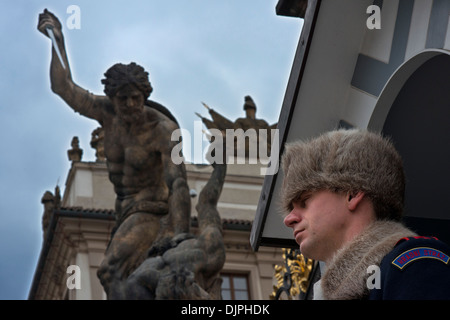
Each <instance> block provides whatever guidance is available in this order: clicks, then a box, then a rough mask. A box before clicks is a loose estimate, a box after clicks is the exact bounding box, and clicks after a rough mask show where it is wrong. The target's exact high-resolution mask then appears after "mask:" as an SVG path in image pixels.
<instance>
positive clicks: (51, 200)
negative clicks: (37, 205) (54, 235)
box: [41, 186, 61, 239]
mask: <svg viewBox="0 0 450 320" xmlns="http://www.w3.org/2000/svg"><path fill="white" fill-rule="evenodd" d="M41 203H42V204H43V205H44V214H43V215H42V231H43V232H44V234H43V235H44V239H45V237H46V235H47V229H48V226H49V224H50V218H51V216H52V214H53V211H54V210H55V209H58V208H60V206H61V193H60V190H59V186H56V187H55V194H54V195H53V193H51V192H50V191H45V193H44V195H43V196H42V199H41Z"/></svg>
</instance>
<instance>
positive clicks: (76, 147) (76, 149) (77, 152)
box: [67, 137, 83, 162]
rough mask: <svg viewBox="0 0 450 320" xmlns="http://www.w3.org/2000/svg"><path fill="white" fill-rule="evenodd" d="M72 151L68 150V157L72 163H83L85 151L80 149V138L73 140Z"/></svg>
mask: <svg viewBox="0 0 450 320" xmlns="http://www.w3.org/2000/svg"><path fill="white" fill-rule="evenodd" d="M71 145H72V149H69V150H67V156H68V157H69V160H70V161H72V162H76V161H81V158H82V157H83V149H80V140H79V139H78V137H73V138H72V143H71Z"/></svg>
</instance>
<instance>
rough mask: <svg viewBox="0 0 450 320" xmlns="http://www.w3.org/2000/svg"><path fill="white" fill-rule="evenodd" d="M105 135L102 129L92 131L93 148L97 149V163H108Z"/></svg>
mask: <svg viewBox="0 0 450 320" xmlns="http://www.w3.org/2000/svg"><path fill="white" fill-rule="evenodd" d="M104 138H105V133H104V131H103V128H102V127H98V128H97V129H95V130H94V131H92V136H91V147H92V148H94V149H95V158H96V161H97V162H103V161H106V157H105V148H104V141H103V140H104Z"/></svg>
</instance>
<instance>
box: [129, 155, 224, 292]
mask: <svg viewBox="0 0 450 320" xmlns="http://www.w3.org/2000/svg"><path fill="white" fill-rule="evenodd" d="M212 166H213V167H214V170H213V172H212V174H211V177H210V179H209V180H208V183H207V184H206V185H205V187H204V188H203V189H202V191H201V192H200V195H199V201H198V204H197V206H196V209H197V211H198V224H199V227H198V228H199V231H198V233H199V234H198V236H196V237H195V236H193V235H190V236H187V237H186V236H184V235H179V236H175V237H174V238H173V239H172V240H171V241H170V243H169V244H168V246H167V248H165V249H164V250H163V251H161V252H156V251H150V252H149V256H150V257H149V258H148V259H147V260H145V261H144V262H143V263H142V264H141V265H140V266H139V268H138V269H136V271H135V272H133V273H132V274H131V275H130V277H128V279H127V280H126V281H124V282H123V297H122V298H124V299H164V300H166V299H183V300H204V299H214V300H217V299H221V284H222V278H220V275H219V272H220V270H222V267H223V264H224V263H225V245H224V243H223V236H222V222H221V219H220V215H219V213H218V211H217V202H218V199H219V196H220V193H221V191H222V187H223V182H224V179H225V175H226V164H216V163H212Z"/></svg>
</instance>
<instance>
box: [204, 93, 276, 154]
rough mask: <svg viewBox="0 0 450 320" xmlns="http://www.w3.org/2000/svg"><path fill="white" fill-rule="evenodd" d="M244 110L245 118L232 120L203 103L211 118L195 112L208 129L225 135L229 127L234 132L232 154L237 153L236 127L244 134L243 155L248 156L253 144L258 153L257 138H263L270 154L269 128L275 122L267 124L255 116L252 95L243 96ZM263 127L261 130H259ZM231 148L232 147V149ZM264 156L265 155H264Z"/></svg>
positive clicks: (273, 127)
mask: <svg viewBox="0 0 450 320" xmlns="http://www.w3.org/2000/svg"><path fill="white" fill-rule="evenodd" d="M244 100H245V101H244V111H245V114H246V116H245V118H238V119H236V120H235V121H234V122H233V121H231V120H229V119H228V118H226V117H225V116H223V115H221V114H220V113H218V112H216V111H215V110H214V109H212V108H210V107H209V106H208V105H206V104H205V103H203V105H204V106H205V107H206V108H207V109H208V112H209V114H210V115H211V118H212V120H209V119H207V118H205V117H202V116H201V115H200V114H198V113H196V115H197V116H198V117H200V118H201V119H202V122H203V123H204V124H205V126H206V127H207V128H208V129H218V130H220V131H222V134H223V135H224V136H226V131H227V130H229V129H232V130H234V134H235V136H236V138H235V139H234V146H233V148H234V154H235V155H238V154H239V153H238V148H239V145H238V143H237V140H238V137H239V132H238V129H241V130H242V131H243V133H242V135H244V136H246V140H245V146H244V148H245V157H246V158H248V157H249V156H250V152H249V149H250V146H251V145H252V144H255V145H256V146H257V148H258V149H257V150H258V152H257V155H259V154H260V153H259V139H265V140H266V142H267V144H266V146H267V153H268V155H267V156H269V155H270V150H271V142H272V135H271V133H272V132H271V129H275V128H276V127H277V123H275V124H273V125H269V124H268V123H267V122H266V121H265V120H263V119H257V118H256V104H255V102H254V101H253V99H252V97H250V96H245V98H244ZM260 129H263V130H260ZM249 130H254V133H255V134H254V135H251V134H249ZM232 150H233V149H232ZM265 156H266V155H265Z"/></svg>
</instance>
